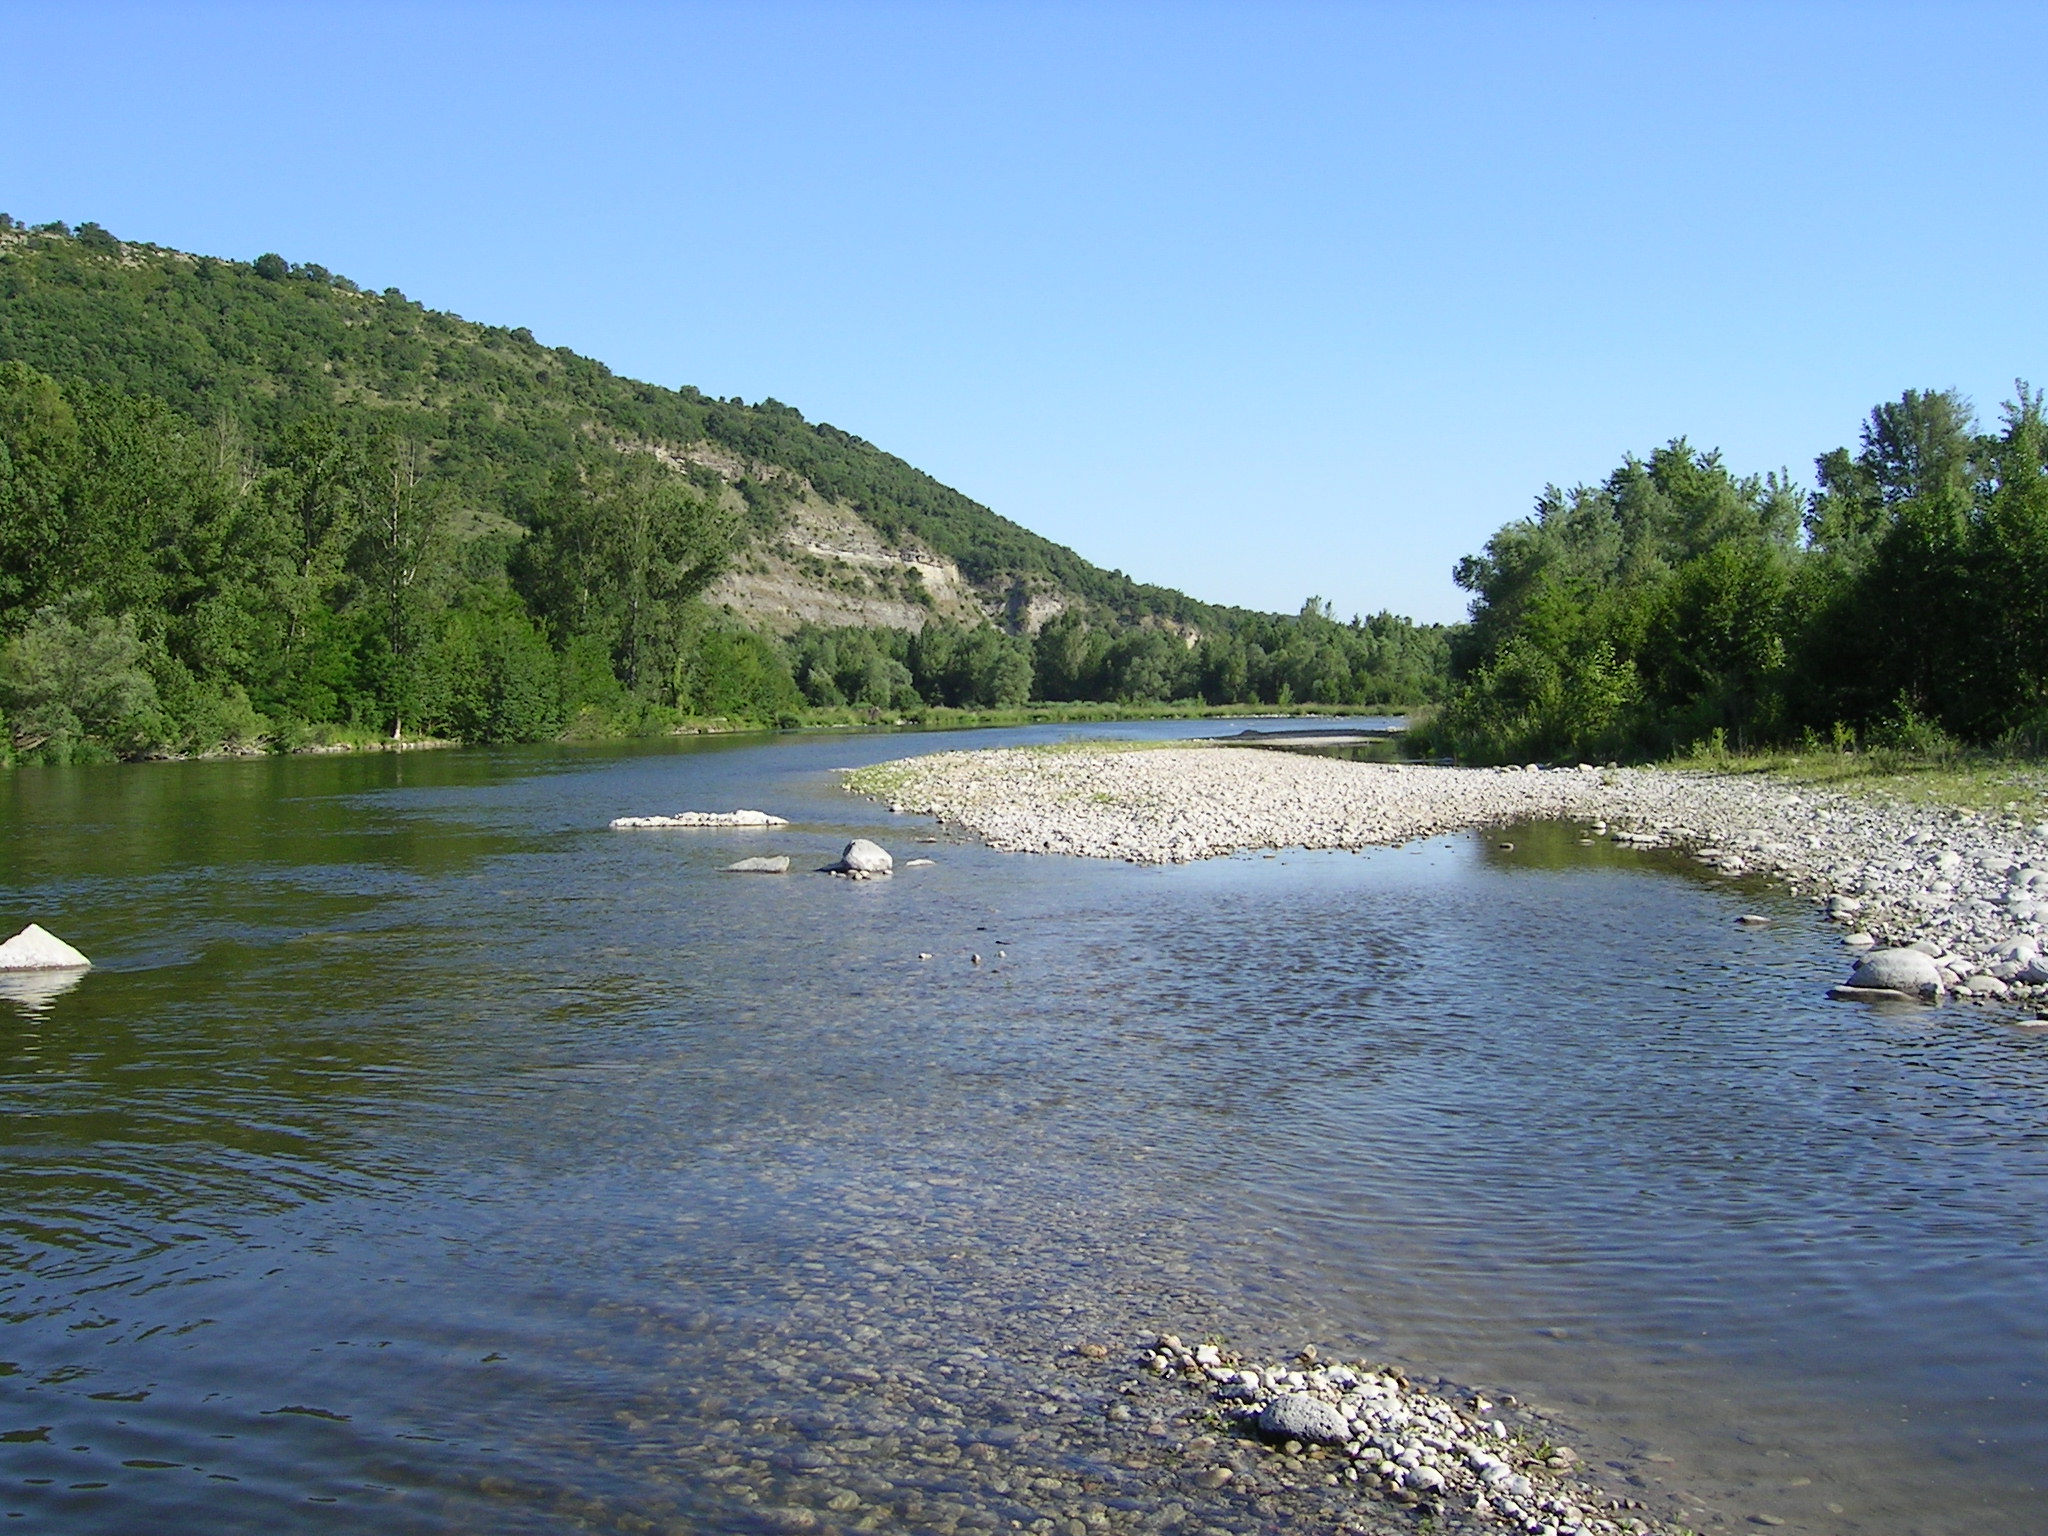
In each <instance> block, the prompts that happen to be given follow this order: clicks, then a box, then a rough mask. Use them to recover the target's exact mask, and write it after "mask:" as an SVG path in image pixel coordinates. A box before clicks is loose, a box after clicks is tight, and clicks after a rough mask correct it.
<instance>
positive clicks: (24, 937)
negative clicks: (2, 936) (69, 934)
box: [0, 923, 92, 971]
mask: <svg viewBox="0 0 2048 1536" xmlns="http://www.w3.org/2000/svg"><path fill="white" fill-rule="evenodd" d="M91 964H92V962H91V961H90V960H88V959H86V958H85V956H84V955H81V954H80V953H79V952H78V951H77V950H75V949H73V948H72V947H71V946H70V945H69V944H66V943H65V942H64V941H63V940H62V939H60V938H58V937H57V935H55V934H54V933H52V932H50V931H49V929H47V928H45V927H43V926H42V925H41V924H40V923H30V924H29V925H28V926H27V927H26V928H24V929H22V930H21V932H19V933H17V934H16V935H15V936H14V937H13V938H11V939H9V940H8V941H7V942H6V943H5V944H0V971H82V970H84V969H85V968H86V967H87V966H89V965H91Z"/></svg>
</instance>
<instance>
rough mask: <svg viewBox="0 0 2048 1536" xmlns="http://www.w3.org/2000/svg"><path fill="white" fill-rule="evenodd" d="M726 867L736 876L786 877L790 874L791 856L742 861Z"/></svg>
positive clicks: (781, 854)
mask: <svg viewBox="0 0 2048 1536" xmlns="http://www.w3.org/2000/svg"><path fill="white" fill-rule="evenodd" d="M725 867H726V869H727V870H728V871H730V872H731V873H733V874H735V875H786V874H788V873H789V855H788V854H786V853H778V854H776V855H775V856H774V857H773V858H769V859H741V860H740V861H739V862H738V863H737V864H728V865H726V866H725Z"/></svg>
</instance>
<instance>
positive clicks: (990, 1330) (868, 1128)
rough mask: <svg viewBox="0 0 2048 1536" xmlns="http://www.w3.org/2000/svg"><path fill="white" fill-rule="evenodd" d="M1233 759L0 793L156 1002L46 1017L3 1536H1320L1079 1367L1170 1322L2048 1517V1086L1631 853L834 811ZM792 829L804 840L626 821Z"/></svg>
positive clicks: (10, 844)
mask: <svg viewBox="0 0 2048 1536" xmlns="http://www.w3.org/2000/svg"><path fill="white" fill-rule="evenodd" d="M1213 729H1214V727H1213V726H1209V727H1205V726H1201V725H1195V724H1188V723H1156V724H1145V725H1131V726H1121V727H1099V726H1097V727H1088V728H1085V731H1084V732H1077V731H1074V730H1059V729H1055V728H1029V729H1023V730H1013V731H983V732H974V733H962V734H957V735H949V736H943V737H942V736H920V735H913V734H898V735H858V736H856V735H850V734H843V733H842V734H834V735H823V736H820V735H799V736H785V737H773V738H771V737H754V738H716V739H700V740H694V741H678V742H661V743H650V744H636V745H630V746H608V747H601V748H566V747H554V748H535V749H523V750H514V751H500V752H434V753H416V754H405V755H389V756H362V757H319V758H266V759H256V760H248V761H238V762H218V763H185V764H153V765H132V766H120V767H105V768H78V769H29V770H18V771H15V772H13V773H11V774H5V775H0V921H4V923H5V925H6V928H7V931H10V932H11V931H12V930H13V928H15V927H18V926H20V925H21V924H22V923H24V922H27V921H30V920H32V919H33V920H37V921H41V922H43V923H44V924H45V925H46V926H47V927H49V928H51V929H52V930H53V931H55V932H57V933H58V934H59V935H60V936H62V937H64V938H66V939H68V940H70V941H72V942H74V943H76V944H78V945H79V946H80V947H81V948H83V949H85V950H86V951H87V952H88V953H89V954H91V955H92V957H93V958H94V960H95V961H96V962H97V965H96V968H95V969H94V970H93V971H92V972H90V973H89V974H88V975H87V976H85V978H84V979H83V981H82V982H81V983H80V984H79V985H77V986H75V987H74V988H71V989H70V990H68V991H64V992H62V993H61V994H58V995H54V996H48V997H38V996H36V995H33V994H32V993H23V992H22V990H21V989H20V987H19V986H18V985H16V986H15V988H14V990H13V991H12V992H11V993H9V992H0V1111H4V1113H0V1177H4V1185H0V1188H4V1190H5V1197H4V1201H0V1218H4V1221H0V1244H4V1247H0V1258H4V1277H0V1510H4V1511H5V1512H6V1514H7V1515H8V1517H9V1518H18V1519H21V1520H23V1521H24V1523H25V1525H26V1526H27V1527H28V1528H31V1529H35V1530H39V1531H52V1532H62V1533H84V1532H110V1533H112V1532H121V1533H128V1532H136V1531H143V1530H148V1531H152V1532H195V1533H197V1532H207V1533H214V1532H279V1531H293V1532H296V1531H318V1532H326V1531H356V1530H365V1529H376V1530H378V1531H380V1532H403V1533H412V1532H418V1533H436V1536H439V1533H448V1532H467V1531H477V1532H484V1531H490V1532H536V1533H538V1532H549V1533H552V1532H560V1531H570V1530H618V1531H628V1532H638V1531H667V1532H677V1533H683V1532H715V1531H755V1530H762V1531H767V1530H787V1529H812V1530H818V1531H825V1530H829V1529H833V1528H840V1529H845V1530H856V1529H879V1530H905V1531H908V1530H932V1529H938V1530H963V1531H964V1530H973V1529H983V1528H986V1529H995V1528H1001V1529H1010V1528H1012V1527H1011V1522H1012V1520H1016V1521H1018V1522H1019V1523H1020V1524H1023V1525H1026V1526H1028V1525H1029V1524H1030V1523H1031V1522H1030V1520H1029V1519H1027V1518H1026V1517H1027V1516H1030V1515H1032V1514H1034V1513H1035V1512H1043V1513H1044V1514H1045V1515H1046V1517H1047V1518H1050V1519H1052V1520H1054V1521H1056V1522H1060V1523H1059V1524H1056V1525H1054V1526H1053V1527H1052V1528H1054V1529H1064V1528H1065V1522H1067V1521H1068V1520H1069V1519H1070V1518H1071V1519H1074V1520H1080V1521H1082V1522H1083V1525H1082V1527H1081V1528H1090V1527H1095V1528H1123V1526H1125V1525H1139V1524H1149V1525H1155V1526H1157V1527H1158V1528H1161V1529H1167V1530H1173V1529H1185V1530H1188V1531H1199V1530H1212V1531H1248V1530H1252V1529H1265V1528H1269V1527H1270V1525H1271V1520H1272V1518H1273V1517H1272V1516H1271V1513H1270V1510H1266V1509H1264V1508H1263V1507H1262V1506H1258V1505H1256V1504H1255V1503H1254V1502H1251V1501H1248V1500H1245V1499H1239V1498H1235V1496H1233V1495H1231V1494H1230V1493H1229V1492H1228V1490H1225V1491H1220V1492H1216V1493H1214V1494H1211V1495H1198V1494H1192V1493H1190V1492H1189V1491H1188V1490H1187V1488H1186V1487H1184V1486H1181V1487H1179V1488H1178V1491H1176V1492H1162V1491H1160V1488H1159V1487H1156V1486H1155V1484H1157V1483H1158V1482H1159V1479H1158V1478H1156V1477H1153V1476H1152V1475H1151V1474H1150V1473H1148V1472H1146V1471H1145V1470H1144V1465H1145V1464H1144V1458H1143V1457H1139V1458H1137V1459H1136V1460H1132V1459H1131V1458H1130V1457H1128V1456H1126V1448H1125V1447H1123V1446H1121V1445H1120V1444H1119V1441H1118V1434H1119V1430H1118V1426H1117V1425H1116V1424H1115V1423H1114V1422H1109V1423H1105V1422H1104V1421H1103V1419H1102V1417H1101V1415H1100V1414H1099V1413H1095V1412H1094V1411H1093V1410H1092V1409H1091V1407H1090V1401H1089V1399H1088V1397H1087V1394H1086V1393H1085V1392H1076V1391H1071V1390H1068V1389H1066V1388H1064V1387H1062V1386H1061V1382H1062V1381H1063V1380H1064V1379H1065V1378H1063V1377H1062V1376H1061V1374H1060V1368H1059V1367H1058V1365H1057V1360H1058V1358H1059V1357H1060V1352H1061V1351H1062V1350H1063V1349H1066V1348H1068V1347H1070V1346H1071V1345H1072V1344H1073V1343H1075V1342H1079V1341H1084V1340H1090V1341H1100V1342H1102V1343H1104V1344H1106V1345H1109V1346H1113V1348H1114V1350H1115V1351H1116V1352H1117V1354H1118V1356H1119V1357H1120V1356H1121V1355H1122V1354H1123V1353H1125V1352H1127V1350H1128V1347H1129V1346H1130V1345H1131V1344H1132V1343H1133V1342H1135V1340H1136V1339H1137V1338H1138V1337H1139V1336H1140V1334H1141V1333H1142V1332H1143V1331H1144V1330H1149V1329H1170V1330H1172V1331H1175V1332H1178V1333H1181V1334H1184V1335H1186V1336H1189V1337H1196V1336H1202V1335H1208V1334H1216V1335H1220V1336H1222V1337H1224V1338H1226V1339H1228V1340H1230V1341H1232V1342H1234V1343H1238V1344H1242V1345H1244V1346H1246V1347H1247V1348H1257V1349H1261V1350H1268V1351H1292V1350H1294V1349H1297V1348H1299V1347H1300V1346H1301V1345H1302V1344H1304V1343H1309V1342H1314V1343H1316V1344H1318V1345H1320V1346H1321V1347H1322V1348H1323V1350H1324V1351H1325V1353H1329V1352H1331V1351H1333V1350H1335V1351H1338V1352H1343V1353H1350V1354H1360V1355H1370V1356H1372V1357H1374V1358H1380V1359H1392V1360H1397V1361H1401V1362H1403V1363H1405V1364H1406V1365H1407V1366H1408V1368H1409V1369H1410V1370H1411V1371H1413V1372H1416V1373H1419V1374H1421V1375H1424V1376H1441V1377H1443V1378H1444V1379H1445V1380H1447V1381H1449V1382H1455V1383H1459V1384H1461V1385H1464V1386H1470V1387H1484V1388H1486V1389H1487V1390H1490V1391H1493V1392H1502V1391H1506V1392H1512V1393H1515V1394H1518V1395H1519V1396H1521V1397H1523V1398H1525V1399H1532V1400H1535V1401H1537V1402H1541V1403H1543V1404H1545V1405H1547V1406H1548V1407H1550V1408H1551V1409H1553V1410H1554V1411H1555V1412H1557V1413H1558V1414H1560V1415H1562V1416H1563V1417H1564V1418H1565V1419H1566V1420H1567V1421H1569V1422H1571V1423H1573V1424H1575V1425H1577V1426H1579V1428H1580V1431H1581V1433H1582V1435H1583V1440H1582V1442H1581V1446H1580V1448H1581V1450H1582V1451H1583V1452H1584V1453H1585V1454H1587V1455H1588V1456H1589V1457H1593V1458H1597V1459H1598V1460H1599V1461H1600V1462H1601V1463H1602V1464H1603V1465H1604V1466H1605V1469H1606V1470H1607V1471H1609V1472H1610V1473H1611V1474H1612V1475H1613V1476H1615V1477H1617V1478H1620V1477H1626V1478H1628V1479H1631V1480H1633V1484H1634V1486H1635V1487H1637V1488H1638V1489H1639V1490H1640V1491H1641V1492H1642V1494H1643V1496H1644V1497H1645V1498H1646V1499H1648V1500H1650V1501H1652V1503H1653V1506H1654V1507H1655V1508H1656V1509H1657V1510H1659V1511H1660V1512H1662V1513H1667V1514H1672V1515H1675V1516H1680V1517H1683V1518H1686V1519H1688V1520H1689V1521H1691V1522H1692V1523H1695V1524H1697V1525H1700V1526H1702V1527H1706V1528H1713V1527H1715V1526H1724V1527H1731V1528H1732V1526H1733V1525H1736V1524H1742V1523H1745V1522H1748V1521H1751V1520H1758V1521H1761V1522H1772V1523H1782V1525H1783V1526H1784V1528H1785V1529H1787V1530H1790V1531H1800V1532H1804V1531H1813V1532H1824V1531H1826V1532H1837V1531H1839V1532H1883V1533H1905V1532H1926V1533H1933V1536H1946V1533H1962V1532H1981V1531H1987V1530H1997V1531H2002V1532H2033V1531H2048V1513H2044V1501H2043V1498H2042V1494H2043V1486H2042V1485H2043V1482H2044V1480H2048V1478H2044V1470H2048V1393H2044V1392H2043V1387H2042V1384H2043V1381H2044V1372H2048V1262H2044V1260H2048V1245H2044V1241H2043V1239H2044V1236H2048V1198H2044V1196H2048V1177H2044V1176H2048V1041H2043V1040H2041V1039H2039V1038H2037V1037H2035V1036H2032V1035H2029V1034H2027V1033H2025V1032H2022V1031H2019V1030H2017V1029H2014V1028H2012V1027H2010V1026H2009V1025H2006V1024H2004V1023H2000V1022H1997V1021H1994V1020H1991V1019H1989V1018H1987V1017H1985V1016H1983V1015H1979V1014H1976V1013H1973V1012H1971V1011H1968V1010H1964V1009H1956V1008H1950V1009H1941V1010H1920V1009H1900V1010H1889V1011H1886V1010H1871V1009H1865V1008H1858V1007H1850V1006H1844V1005H1841V1004H1833V1003H1829V1002H1828V1001H1826V1000H1825V998H1824V996H1823V989H1824V986H1825V984H1826V983H1827V982H1828V981H1830V980H1832V979H1835V977H1836V975H1837V974H1838V973H1839V971H1840V970H1841V963H1840V960H1839V953H1840V952H1839V949H1838V948H1837V947H1836V946H1835V945H1834V943H1833V941H1832V936H1831V935H1830V934H1828V933H1827V932H1825V931H1823V928H1822V925H1821V924H1820V923H1819V922H1818V921H1816V920H1815V919H1814V917H1813V915H1812V910H1811V908H1809V907H1807V906H1806V905H1805V904H1803V903H1801V902H1798V901H1796V900H1794V899H1791V898H1789V897H1783V896H1779V895H1775V894H1773V893H1771V892H1770V891H1769V890H1767V889H1763V888H1760V887H1757V886H1754V885H1745V884H1743V883H1740V882H1732V881H1728V880H1723V879H1719V878H1715V877H1711V876H1707V875H1702V874H1701V873H1700V872H1699V871H1698V870H1697V869H1696V868H1694V867H1691V866H1685V865H1682V864H1681V863H1680V861H1678V860H1676V859H1675V858H1672V857H1669V856H1665V855H1660V854H1646V853H1640V852H1634V851H1629V850H1625V849H1621V848H1618V847H1615V846H1613V845H1611V844H1606V843H1599V844H1595V845H1592V846H1586V845H1583V844H1582V843H1581V841H1580V838H1579V835H1578V832H1577V830H1576V829H1572V828H1565V827H1541V826H1539V827H1526V828H1520V829H1516V830H1515V831H1513V832H1511V833H1508V834H1505V835H1503V836H1499V837H1496V836H1459V837H1453V838H1444V839H1437V840H1434V841H1432V842H1429V843H1426V844H1421V845H1417V846H1415V847H1411V848H1407V849H1389V850H1380V851H1373V852H1369V853H1363V854H1350V853H1337V854H1313V855H1310V854H1302V853H1298V852H1296V853H1287V854H1282V855H1280V856H1278V857H1262V856H1258V855H1246V856H1241V857H1236V858H1227V859H1219V860H1214V861H1210V862H1208V863H1203V864H1197V865H1191V866H1185V867H1178V868H1140V867H1133V866H1125V865H1105V864H1099V863H1091V862H1083V861H1075V860H1064V859H1050V858H1033V857H1024V856H1011V855H1002V854H996V853H992V852H990V851H988V850H986V849H983V848H981V847H979V846H977V845H975V844H973V843H972V842H971V841H963V840H959V839H956V838H954V837H952V836H950V835H948V834H946V833H945V832H944V831H943V830H940V831H937V832H936V833H935V832H934V829H932V828H931V827H930V826H929V825H928V824H927V823H924V822H922V821H920V820H917V819H915V818H907V817H892V816H890V815H889V814H888V812H887V810H886V809H885V808H883V807H880V806H876V805H873V804H870V803H868V802H865V801H862V800H859V799H855V798H853V797H850V796H848V795H846V794H845V793H844V792H843V791H842V790H841V789H840V788H839V787H838V781H837V778H836V775H835V774H834V772H833V770H834V769H835V768H838V767H841V766H851V765H855V764H860V763H865V762H872V761H878V760H882V759H885V758H889V757H895V756H902V755H905V754H907V753H910V752H917V751H926V750H940V749H943V748H948V747H958V746H968V745H975V746H982V745H1007V744H1012V743H1016V742H1024V741H1033V740H1046V739H1052V738H1054V737H1056V736H1059V735H1074V734H1084V733H1085V734H1094V735H1101V734H1121V735H1131V736H1150V737H1161V736H1169V735H1189V734H1198V733H1207V732H1208V731H1211V730H1213ZM734 806H749V807H758V808H760V809H764V810H768V811H772V812H775V813H777V814H780V815H784V816H788V817H790V818H791V820H792V823H793V824H792V825H791V826H790V827H788V828H784V829H778V830H771V831H732V832H725V831H719V832H659V833H614V832H610V831H608V830H607V829H606V822H607V821H608V820H609V819H610V818H611V817H613V816H616V815H621V814H627V813H641V812H651V811H671V810H679V809H705V808H711V809H720V808H731V807H734ZM856 835H864V836H871V837H874V838H876V839H878V840H879V841H881V842H883V843H884V844H885V845H886V846H888V847H889V848H891V850H892V851H893V852H894V853H895V855H896V857H897V859H898V862H899V871H898V873H897V875H896V876H895V877H894V878H893V879H891V880H887V881H873V882H866V883H854V882H848V881H842V880H835V879H829V878H826V877H824V876H822V875H817V874H812V873H808V872H806V871H808V870H810V869H812V868H815V866H817V865H819V864H822V863H824V862H825V861H826V860H827V859H829V858H830V857H832V856H833V855H836V853H837V852H838V850H839V848H840V846H841V845H842V844H843V843H844V842H845V841H846V839H847V838H849V837H852V836H856ZM932 836H937V837H938V839H939V840H938V841H937V842H934V843H931V844H928V845H926V844H920V843H919V842H917V839H918V838H920V837H932ZM1504 843H1511V844H1512V847H1504V846H1502V845H1503V844H1504ZM764 852H787V853H790V854H793V855H795V856H796V863H795V872H793V873H792V874H790V875H788V876H785V877H766V876H744V877H743V876H737V875H729V874H725V873H723V866H724V865H725V864H727V863H729V862H731V861H732V860H734V859H737V858H740V857H743V856H745V855H747V854H750V853H764ZM920 854H922V855H926V856H929V857H931V858H932V859H933V860H934V861H935V862H934V863H933V864H932V865H931V866H930V867H927V868H917V869H905V868H902V867H901V865H902V862H903V861H904V860H906V859H907V858H909V857H913V856H917V855H920ZM1744 911H1763V912H1765V913H1767V914H1769V915H1772V916H1774V917H1775V918H1777V919H1778V921H1777V922H1775V923H1774V924H1773V925H1772V926H1770V927H1767V928H1762V929H1755V930H1744V929H1738V928H1737V927H1735V925H1734V921H1733V920H1734V918H1735V916H1736V915H1738V914H1740V913H1742V912H1744ZM926 956H929V958H924V957H926ZM977 961H978V963H977ZM1111 1365H1112V1366H1115V1365H1116V1360H1114V1359H1113V1360H1112V1362H1111ZM1130 1433H1131V1434H1133V1435H1135V1434H1136V1430H1135V1429H1133V1430H1132V1431H1131V1432H1130ZM1162 1445H1163V1443H1162ZM1168 1450H1171V1451H1174V1452H1175V1453H1178V1452H1179V1450H1180V1448H1179V1447H1178V1446H1164V1445H1163V1448H1162V1449H1161V1452H1160V1453H1161V1454H1162V1455H1164V1454H1165V1453H1166V1451H1168ZM1120 1458H1122V1459H1121V1460H1120ZM1162 1475H1163V1474H1162ZM1105 1490H1109V1493H1108V1494H1105ZM1111 1495H1113V1496H1111ZM835 1501H837V1502H835ZM1262 1521H1263V1522H1265V1523H1264V1524H1262V1523H1261V1522H1262ZM1105 1522H1106V1524H1105ZM1041 1528H1045V1527H1041Z"/></svg>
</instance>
